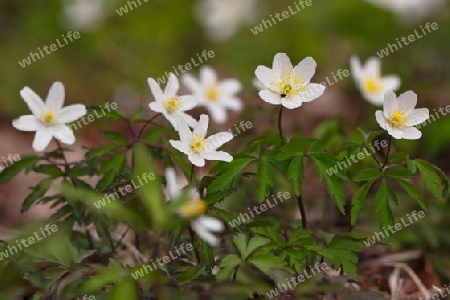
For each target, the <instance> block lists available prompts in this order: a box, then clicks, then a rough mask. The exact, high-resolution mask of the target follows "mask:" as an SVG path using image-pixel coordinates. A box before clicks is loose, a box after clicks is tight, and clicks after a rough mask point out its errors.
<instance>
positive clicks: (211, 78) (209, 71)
mask: <svg viewBox="0 0 450 300" xmlns="http://www.w3.org/2000/svg"><path fill="white" fill-rule="evenodd" d="M200 81H201V82H202V83H203V84H204V85H210V84H214V83H216V82H217V74H216V71H214V69H213V68H211V67H209V66H203V67H201V68H200Z"/></svg>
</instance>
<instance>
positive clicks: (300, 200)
mask: <svg viewBox="0 0 450 300" xmlns="http://www.w3.org/2000/svg"><path fill="white" fill-rule="evenodd" d="M297 203H298V208H299V210H300V215H301V216H302V227H303V228H305V229H306V228H308V225H307V224H306V211H305V205H304V204H303V198H302V195H298V196H297Z"/></svg>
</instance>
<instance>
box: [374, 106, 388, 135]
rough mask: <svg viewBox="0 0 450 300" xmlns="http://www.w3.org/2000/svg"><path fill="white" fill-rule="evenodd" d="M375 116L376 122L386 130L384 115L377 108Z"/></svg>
mask: <svg viewBox="0 0 450 300" xmlns="http://www.w3.org/2000/svg"><path fill="white" fill-rule="evenodd" d="M375 118H376V119H377V122H378V124H380V127H381V128H383V129H384V130H386V129H387V121H386V118H385V117H384V114H383V111H381V110H377V111H376V112H375Z"/></svg>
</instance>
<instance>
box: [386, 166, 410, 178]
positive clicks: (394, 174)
mask: <svg viewBox="0 0 450 300" xmlns="http://www.w3.org/2000/svg"><path fill="white" fill-rule="evenodd" d="M386 176H388V177H390V178H393V179H402V178H411V177H414V174H413V173H411V171H410V170H408V169H406V168H390V169H388V170H387V171H386Z"/></svg>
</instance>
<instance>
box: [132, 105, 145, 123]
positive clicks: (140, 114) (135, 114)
mask: <svg viewBox="0 0 450 300" xmlns="http://www.w3.org/2000/svg"><path fill="white" fill-rule="evenodd" d="M146 115H147V111H146V110H145V109H143V108H141V107H138V108H136V109H135V110H134V111H133V115H132V116H131V121H132V122H135V121H137V120H139V119H140V118H142V117H143V116H146Z"/></svg>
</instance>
